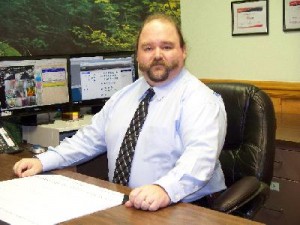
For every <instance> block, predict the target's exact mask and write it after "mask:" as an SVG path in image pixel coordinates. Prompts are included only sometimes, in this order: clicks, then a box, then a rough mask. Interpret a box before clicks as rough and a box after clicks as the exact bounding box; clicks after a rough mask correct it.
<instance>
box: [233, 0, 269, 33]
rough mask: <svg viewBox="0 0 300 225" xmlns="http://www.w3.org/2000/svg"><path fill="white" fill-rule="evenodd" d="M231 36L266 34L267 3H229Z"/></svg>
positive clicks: (265, 1) (264, 1)
mask: <svg viewBox="0 0 300 225" xmlns="http://www.w3.org/2000/svg"><path fill="white" fill-rule="evenodd" d="M231 16H232V35H250V34H251V35H253V34H268V33H269V29H268V1H267V0H262V1H237V2H231Z"/></svg>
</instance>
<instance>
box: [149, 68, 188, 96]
mask: <svg viewBox="0 0 300 225" xmlns="http://www.w3.org/2000/svg"><path fill="white" fill-rule="evenodd" d="M185 71H186V69H185V68H183V69H182V70H181V71H180V72H179V74H178V75H177V76H176V77H174V78H173V79H172V80H171V81H169V82H168V83H166V84H164V85H161V86H157V87H153V90H154V92H155V95H154V96H153V98H152V99H157V100H158V101H160V100H162V99H163V98H164V97H165V96H166V95H167V94H168V93H169V92H170V91H171V90H172V89H173V87H174V86H175V85H176V84H177V83H178V82H179V81H180V80H181V79H182V77H183V76H184V74H185ZM145 83H146V87H144V88H145V90H144V92H143V93H145V92H146V91H147V89H148V88H150V85H149V84H148V83H147V82H146V81H145Z"/></svg>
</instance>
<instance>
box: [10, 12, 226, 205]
mask: <svg viewBox="0 0 300 225" xmlns="http://www.w3.org/2000/svg"><path fill="white" fill-rule="evenodd" d="M185 58H186V47H185V43H184V40H183V38H182V34H181V31H180V29H179V28H178V26H177V25H176V23H175V22H174V20H172V18H170V17H167V16H165V15H160V14H157V15H152V16H150V17H148V18H147V19H146V21H145V22H144V24H143V26H142V29H141V31H140V33H139V36H138V40H137V62H138V65H139V70H140V72H141V73H142V75H143V77H141V78H140V79H138V80H137V81H136V82H134V83H133V84H132V85H129V86H127V87H125V88H123V89H122V90H121V91H119V92H118V93H116V94H115V95H114V96H112V97H111V98H110V100H109V101H108V102H107V103H106V104H105V106H104V107H103V109H102V110H101V111H100V112H99V113H97V114H96V115H95V116H94V117H93V120H92V124H91V125H88V126H86V127H85V128H83V129H81V130H79V131H78V132H77V133H76V135H74V136H73V137H72V138H69V139H65V140H64V141H63V142H62V143H61V144H60V145H59V146H57V147H56V148H52V147H49V148H48V149H49V150H48V151H47V152H46V153H43V154H40V155H38V156H37V157H38V158H35V159H23V160H21V161H19V162H17V163H16V164H15V166H14V172H15V173H16V174H17V175H18V176H19V177H25V176H30V175H34V174H37V173H40V172H42V171H48V170H52V169H57V168H62V167H67V166H70V165H77V164H80V163H82V162H85V161H87V160H89V159H91V158H93V157H95V156H96V155H99V154H101V153H103V152H105V151H107V157H108V167H109V180H110V181H112V180H113V176H114V171H115V168H116V159H117V157H118V154H119V151H120V146H121V143H122V140H123V138H124V135H125V132H126V130H127V128H128V125H129V123H130V121H131V118H132V117H133V114H134V112H135V110H136V108H137V106H138V104H139V102H140V101H141V99H142V97H143V96H144V95H145V94H144V93H145V92H146V91H147V89H149V87H152V88H153V90H154V92H155V95H154V96H153V97H152V99H151V101H150V105H149V109H148V115H147V118H146V121H145V123H144V125H143V127H142V130H141V132H140V135H139V137H138V141H137V144H136V147H135V152H134V158H133V161H132V165H131V170H130V179H129V183H128V186H129V187H131V188H132V189H133V190H132V191H131V193H130V195H129V201H127V202H126V203H125V205H126V206H127V207H135V208H137V209H142V210H150V211H155V210H157V209H159V208H162V207H166V206H168V205H169V204H171V203H176V202H179V201H183V202H192V201H195V200H197V199H200V198H202V197H204V196H206V195H210V194H212V193H215V192H219V191H221V190H223V189H225V188H226V187H225V184H224V176H223V172H222V170H221V166H220V162H219V160H218V157H219V154H220V151H221V149H222V147H223V143H224V139H225V133H226V125H227V124H226V112H225V108H224V104H223V101H222V99H221V97H220V96H219V95H217V94H215V93H214V92H213V91H212V90H210V89H209V88H208V87H207V86H205V85H204V84H203V83H201V82H200V81H199V80H198V79H197V78H195V77H194V76H192V75H191V74H190V73H189V72H188V71H187V70H186V69H185V68H184V61H185Z"/></svg>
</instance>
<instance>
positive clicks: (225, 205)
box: [211, 176, 265, 213]
mask: <svg viewBox="0 0 300 225" xmlns="http://www.w3.org/2000/svg"><path fill="white" fill-rule="evenodd" d="M264 189H265V185H261V182H260V181H259V180H258V179H257V178H256V177H254V176H247V177H244V178H242V179H240V180H239V181H237V182H235V183H234V184H233V185H231V186H230V187H229V188H228V189H226V191H224V192H223V193H222V194H221V195H220V196H218V197H217V198H216V199H215V200H214V202H213V204H212V207H211V208H212V209H214V210H217V211H221V212H226V213H231V212H233V211H234V210H236V209H237V208H239V207H241V206H243V205H244V204H246V203H247V202H248V201H250V200H251V199H253V198H254V197H255V196H257V195H258V194H260V192H262V191H264Z"/></svg>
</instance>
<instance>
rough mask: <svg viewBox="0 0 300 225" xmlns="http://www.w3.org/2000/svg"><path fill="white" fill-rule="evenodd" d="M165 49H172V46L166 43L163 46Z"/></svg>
mask: <svg viewBox="0 0 300 225" xmlns="http://www.w3.org/2000/svg"><path fill="white" fill-rule="evenodd" d="M163 49H165V50H170V49H172V46H170V45H166V46H164V47H163Z"/></svg>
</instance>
